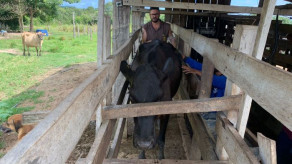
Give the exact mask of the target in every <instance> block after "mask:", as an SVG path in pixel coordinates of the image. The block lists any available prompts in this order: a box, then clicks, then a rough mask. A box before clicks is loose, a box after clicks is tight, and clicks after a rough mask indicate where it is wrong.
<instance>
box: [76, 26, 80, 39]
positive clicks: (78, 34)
mask: <svg viewBox="0 0 292 164" xmlns="http://www.w3.org/2000/svg"><path fill="white" fill-rule="evenodd" d="M79 32H80V30H79V24H78V25H77V36H78V37H80V33H79Z"/></svg>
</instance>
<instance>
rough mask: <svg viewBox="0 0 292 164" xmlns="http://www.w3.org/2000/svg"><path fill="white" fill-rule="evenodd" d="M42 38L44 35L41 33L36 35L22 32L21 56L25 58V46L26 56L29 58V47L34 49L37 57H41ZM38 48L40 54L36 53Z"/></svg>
mask: <svg viewBox="0 0 292 164" xmlns="http://www.w3.org/2000/svg"><path fill="white" fill-rule="evenodd" d="M43 36H44V34H43V33H42V32H38V33H31V32H24V33H22V34H21V37H22V46H23V56H25V46H26V47H27V50H28V56H30V53H29V47H35V49H36V52H37V56H41V52H42V44H43ZM38 48H39V49H40V52H38Z"/></svg>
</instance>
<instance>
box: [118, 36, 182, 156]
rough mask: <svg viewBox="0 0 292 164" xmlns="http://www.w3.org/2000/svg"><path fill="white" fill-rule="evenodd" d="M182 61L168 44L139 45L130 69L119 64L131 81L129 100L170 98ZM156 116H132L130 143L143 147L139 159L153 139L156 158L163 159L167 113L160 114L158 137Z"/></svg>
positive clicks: (156, 42)
mask: <svg viewBox="0 0 292 164" xmlns="http://www.w3.org/2000/svg"><path fill="white" fill-rule="evenodd" d="M181 61H182V58H181V55H180V54H179V53H178V51H177V50H176V49H175V48H174V47H173V46H172V45H171V44H168V43H164V42H161V41H159V40H155V41H152V42H150V43H145V44H142V45H140V47H139V53H138V54H137V56H136V57H135V59H134V61H133V64H132V68H130V67H129V66H128V64H127V63H126V62H125V61H122V62H121V66H120V70H121V72H122V73H123V74H124V76H125V77H126V78H127V80H128V81H129V82H130V84H131V87H130V89H129V91H130V100H131V102H132V103H147V102H157V101H171V100H172V97H173V96H174V95H175V93H176V92H177V90H178V87H179V83H180V79H181ZM156 119H158V116H146V117H135V118H134V123H135V127H134V135H133V144H134V146H135V147H136V148H139V149H140V150H142V151H141V153H140V155H139V158H145V150H148V149H152V148H154V147H155V145H156V142H158V145H159V150H160V151H159V156H158V157H159V159H163V158H164V143H165V132H166V127H167V123H168V119H169V115H163V116H159V119H160V130H159V135H158V138H157V136H156V128H155V125H156ZM157 122H158V121H157ZM157 133H158V132H157Z"/></svg>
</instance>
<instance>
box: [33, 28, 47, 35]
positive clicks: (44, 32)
mask: <svg viewBox="0 0 292 164" xmlns="http://www.w3.org/2000/svg"><path fill="white" fill-rule="evenodd" d="M36 32H42V33H43V34H46V35H44V36H49V33H48V31H47V30H42V29H37V30H36Z"/></svg>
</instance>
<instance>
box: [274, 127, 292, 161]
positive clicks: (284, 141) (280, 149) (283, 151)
mask: <svg viewBox="0 0 292 164" xmlns="http://www.w3.org/2000/svg"><path fill="white" fill-rule="evenodd" d="M277 161H278V164H286V163H287V164H290V163H292V140H291V139H290V138H289V137H288V135H287V133H286V132H285V131H284V130H282V132H281V133H280V135H279V138H278V140H277Z"/></svg>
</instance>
